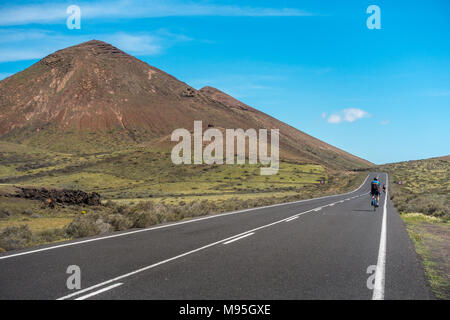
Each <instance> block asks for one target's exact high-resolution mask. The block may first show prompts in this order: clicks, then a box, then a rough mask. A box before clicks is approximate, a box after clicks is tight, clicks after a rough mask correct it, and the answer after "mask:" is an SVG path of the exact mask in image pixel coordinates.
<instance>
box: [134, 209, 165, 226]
mask: <svg viewBox="0 0 450 320" xmlns="http://www.w3.org/2000/svg"><path fill="white" fill-rule="evenodd" d="M133 218H134V223H133V227H135V228H147V227H149V226H151V225H154V224H157V223H159V222H160V221H158V218H157V216H156V215H155V214H153V213H151V212H136V213H134V214H133Z"/></svg>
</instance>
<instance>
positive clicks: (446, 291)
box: [402, 213, 450, 300]
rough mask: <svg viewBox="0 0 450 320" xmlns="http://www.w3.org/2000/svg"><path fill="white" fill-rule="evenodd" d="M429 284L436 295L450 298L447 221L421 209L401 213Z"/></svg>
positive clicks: (449, 225)
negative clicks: (429, 214)
mask: <svg viewBox="0 0 450 320" xmlns="http://www.w3.org/2000/svg"><path fill="white" fill-rule="evenodd" d="M402 218H403V221H405V223H406V228H407V230H408V233H409V235H410V237H411V239H412V240H413V242H414V245H415V248H416V251H417V253H418V254H419V255H420V256H421V258H422V262H423V265H424V268H425V272H426V274H427V277H428V279H429V282H430V285H431V288H432V290H433V292H434V294H435V295H436V297H437V298H439V299H445V300H448V299H450V262H449V259H448V253H449V251H450V223H449V222H448V221H447V222H444V221H443V220H442V219H439V218H436V217H433V216H426V215H424V214H421V213H408V214H403V215H402Z"/></svg>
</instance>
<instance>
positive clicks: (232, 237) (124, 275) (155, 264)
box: [56, 208, 317, 300]
mask: <svg viewBox="0 0 450 320" xmlns="http://www.w3.org/2000/svg"><path fill="white" fill-rule="evenodd" d="M314 211H317V208H315V209H310V210H308V211H304V212H301V213H297V214H295V215H293V216H291V217H289V218H284V219H281V220H278V221H275V222H272V223H269V224H266V225H263V226H260V227H257V228H254V229H251V230H247V231H244V232H241V233H239V234H236V235H234V236H231V237H228V238H226V239H222V240H219V241H216V242H213V243H210V244H207V245H205V246H203V247H200V248H197V249H194V250H191V251H188V252H185V253H182V254H179V255H177V256H175V257H172V258H169V259H166V260H163V261H160V262H157V263H154V264H152V265H149V266H146V267H143V268H141V269H137V270H135V271H132V272H129V273H126V274H123V275H121V276H118V277H116V278H113V279H110V280H106V281H104V282H101V283H98V284H96V285H93V286H90V287H87V288H85V289H81V290H79V291H76V292H73V293H71V294H68V295H66V296H63V297H61V298H58V299H56V300H66V299H69V298H71V297H74V296H77V295H79V294H81V293H84V292H87V291H91V290H93V289H96V288H98V287H102V286H104V285H107V284H109V283H112V282H116V281H119V280H122V279H124V278H127V277H130V276H132V275H135V274H137V273H140V272H143V271H146V270H149V269H152V268H155V267H157V266H159V265H162V264H164V263H167V262H170V261H173V260H176V259H179V258H182V257H185V256H187V255H190V254H192V253H195V252H198V251H201V250H204V249H207V248H210V247H213V246H215V245H218V244H220V243H224V242H227V241H229V240H232V239H235V238H238V237H240V236H244V235H246V234H248V233H252V232H253V233H255V231H258V230H261V229H264V228H268V227H271V226H274V225H276V224H279V223H281V222H284V221H286V220H287V219H290V218H293V217H299V216H301V215H304V214H307V213H310V212H314Z"/></svg>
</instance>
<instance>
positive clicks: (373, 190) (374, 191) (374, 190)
mask: <svg viewBox="0 0 450 320" xmlns="http://www.w3.org/2000/svg"><path fill="white" fill-rule="evenodd" d="M370 185H371V187H370V194H371V195H372V203H373V199H374V198H375V197H377V203H378V204H379V203H380V187H381V183H380V181H378V177H375V178H374V179H373V181H372V182H371V183H370Z"/></svg>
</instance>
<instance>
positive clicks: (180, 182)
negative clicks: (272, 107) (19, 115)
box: [0, 142, 366, 250]
mask: <svg viewBox="0 0 450 320" xmlns="http://www.w3.org/2000/svg"><path fill="white" fill-rule="evenodd" d="M365 176H366V173H352V172H347V173H342V172H332V171H329V170H326V169H325V168H324V167H322V166H320V165H317V164H308V163H298V162H287V161H283V162H281V164H280V170H279V174H277V175H272V176H261V175H260V166H259V165H223V166H218V165H212V166H208V165H192V166H176V165H174V164H172V162H171V160H170V154H169V153H168V152H167V151H164V150H148V149H146V148H144V147H139V148H137V147H134V148H131V147H130V148H128V149H124V150H121V151H112V152H109V153H106V152H105V153H102V152H99V153H95V154H76V155H75V154H68V153H60V152H47V151H42V150H41V149H39V148H28V147H24V146H22V145H17V144H13V143H9V142H0V232H3V233H1V234H0V248H3V249H5V250H11V249H18V248H21V247H25V246H32V245H36V244H41V243H46V242H52V241H60V240H65V239H70V238H76V237H84V236H90V235H95V234H101V233H107V232H112V231H118V230H125V229H129V228H140V227H147V226H149V225H153V224H156V223H162V222H169V221H178V220H182V219H187V218H192V217H196V216H198V215H206V214H214V213H220V212H225V211H231V210H238V209H243V208H253V207H256V206H263V205H269V204H275V203H281V202H288V201H295V200H300V199H307V198H312V197H318V196H322V195H327V194H335V193H340V192H346V191H349V190H352V189H354V188H356V187H357V186H359V184H360V183H361V181H362V180H363V179H364V178H365ZM322 180H323V181H325V182H326V183H325V184H324V185H322V184H321V183H320V181H322ZM2 183H3V184H2ZM14 186H34V187H46V188H67V189H81V190H83V191H86V192H93V191H94V192H98V193H100V194H101V196H102V198H103V205H101V206H89V207H82V206H62V205H57V207H56V208H55V209H50V208H48V206H47V205H46V204H44V203H42V202H40V201H36V200H28V199H21V198H15V197H11V196H8V195H11V194H14V192H15V191H14V190H15V187H14ZM83 212H86V213H85V214H83ZM22 238H23V239H22ZM20 239H22V240H20ZM0 250H1V249H0Z"/></svg>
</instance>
